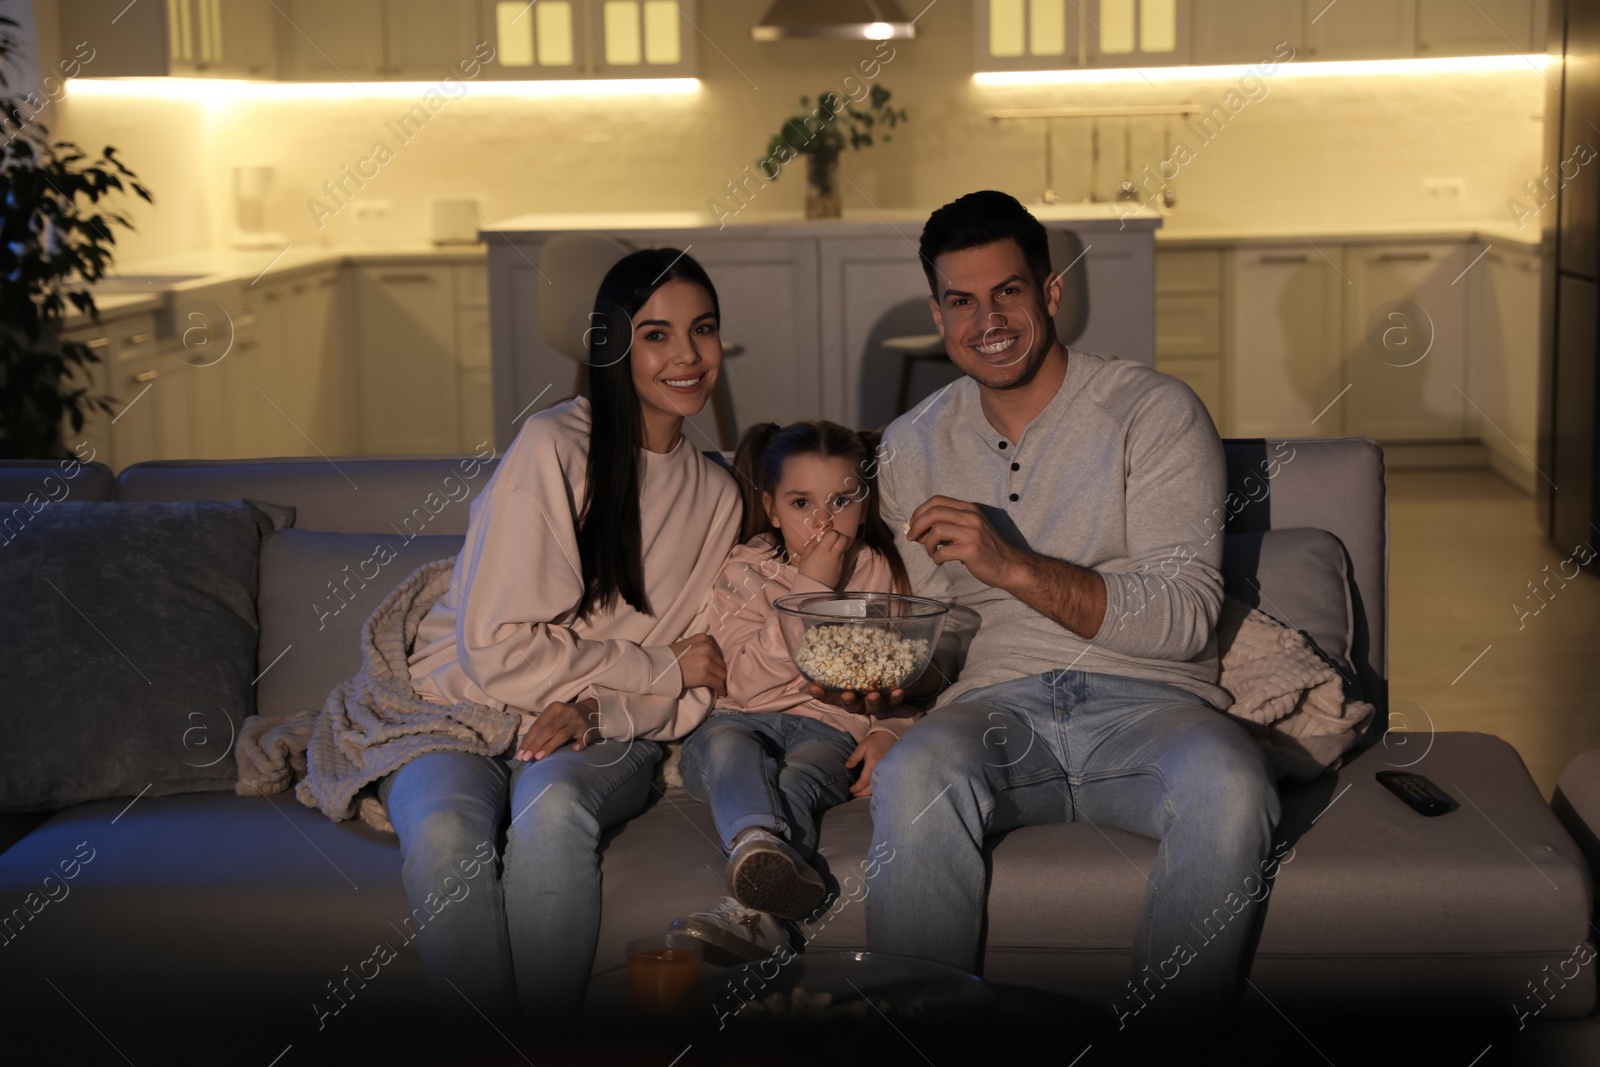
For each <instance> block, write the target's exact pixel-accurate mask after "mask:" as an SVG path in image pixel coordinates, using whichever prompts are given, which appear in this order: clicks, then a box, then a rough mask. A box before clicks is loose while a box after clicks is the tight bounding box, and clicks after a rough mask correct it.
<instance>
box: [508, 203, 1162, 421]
mask: <svg viewBox="0 0 1600 1067" xmlns="http://www.w3.org/2000/svg"><path fill="white" fill-rule="evenodd" d="M1029 210H1030V211H1033V212H1034V214H1035V215H1036V216H1038V218H1039V220H1040V221H1041V222H1043V223H1044V224H1045V225H1046V226H1048V227H1052V228H1054V227H1061V228H1064V229H1070V230H1073V231H1074V232H1076V233H1077V234H1078V235H1079V236H1080V237H1081V238H1082V240H1083V242H1084V244H1085V246H1087V249H1086V252H1085V254H1084V256H1083V263H1082V264H1080V266H1079V269H1082V268H1083V267H1086V268H1087V269H1088V272H1089V322H1088V326H1087V328H1086V329H1085V331H1084V334H1083V336H1082V337H1080V338H1079V339H1078V340H1077V341H1076V342H1075V346H1076V347H1078V348H1082V349H1086V350H1089V351H1095V352H1104V353H1107V354H1113V355H1116V356H1119V357H1121V358H1123V359H1132V360H1137V361H1139V362H1141V363H1145V364H1147V365H1151V366H1153V365H1154V364H1155V231H1156V229H1157V228H1158V227H1159V226H1160V225H1161V217H1160V216H1159V215H1156V214H1154V213H1152V212H1147V211H1141V212H1130V211H1129V205H1113V204H1061V205H1055V206H1050V207H1044V206H1036V205H1029ZM1124 216H1125V217H1124ZM926 219H927V212H924V211H915V212H911V211H888V212H870V213H863V214H859V215H851V214H847V215H846V216H845V217H844V218H842V219H826V220H805V219H801V218H798V217H793V218H791V217H785V216H764V217H760V218H754V219H751V220H750V221H734V222H730V223H728V224H726V225H724V226H721V227H719V226H718V225H717V224H716V221H715V220H713V219H712V218H711V216H710V215H709V214H703V213H698V212H651V213H643V212H641V213H615V214H542V215H522V216H519V217H517V218H513V219H508V220H506V221H504V222H501V223H499V224H497V225H495V226H493V227H490V228H487V229H484V230H483V231H481V232H480V234H479V236H480V237H481V238H482V240H483V241H484V243H485V244H486V245H487V246H488V258H489V317H490V346H491V360H492V368H493V377H494V426H495V442H496V444H497V445H498V446H499V447H502V448H503V447H505V446H506V445H508V444H509V443H510V442H511V439H512V438H513V437H514V436H515V435H516V431H517V428H518V426H519V424H520V420H521V419H522V418H523V417H525V416H526V415H527V414H528V413H529V412H531V411H535V410H538V409H540V408H543V407H547V406H549V405H550V404H551V403H552V402H553V401H555V400H558V399H561V398H564V397H566V396H570V395H571V394H572V391H573V386H574V381H575V376H576V370H577V367H576V365H575V364H574V363H573V362H572V361H571V360H569V359H567V358H566V357H564V356H562V355H561V354H560V353H558V352H556V351H555V350H554V349H552V348H551V347H550V346H549V345H547V344H546V343H545V341H544V338H543V336H542V335H541V333H540V330H539V306H540V301H541V300H542V299H544V295H545V293H546V292H547V291H548V290H549V288H550V285H551V282H550V281H549V279H547V278H546V277H544V276H542V275H541V273H540V270H539V257H540V254H541V252H542V251H543V248H544V243H545V242H546V241H547V240H549V239H550V238H551V237H553V236H555V235H557V234H561V233H581V232H587V233H595V234H599V235H601V236H605V237H610V238H613V239H615V240H618V241H621V242H623V243H625V244H627V245H629V246H631V247H635V248H647V247H672V248H680V249H684V250H686V251H688V252H689V253H690V254H691V255H692V256H693V257H694V258H695V259H697V260H698V261H699V262H700V264H701V265H702V266H703V267H705V269H706V272H707V273H708V274H710V276H711V280H712V281H713V283H715V285H716V287H717V294H718V297H719V299H720V301H721V304H722V315H723V321H722V337H723V342H724V343H725V344H727V345H734V344H737V345H740V346H742V347H743V352H742V353H740V354H739V355H737V356H734V357H732V358H730V359H729V360H728V363H727V368H726V371H727V375H728V382H729V386H730V389H731V393H732V397H733V412H734V418H735V421H736V422H737V423H738V424H739V426H741V427H743V426H748V425H750V424H751V423H753V422H761V421H769V420H770V421H773V422H779V423H784V422H792V421H794V420H797V419H808V418H818V417H821V418H828V419H833V420H835V421H838V422H842V423H845V424H847V425H851V426H858V427H873V426H883V425H886V424H887V423H888V422H890V421H891V420H892V419H893V418H894V416H895V414H896V412H895V410H894V408H895V394H896V391H897V385H898V382H899V377H900V371H901V358H902V357H901V355H900V354H899V353H897V352H895V351H893V350H892V349H889V348H886V347H884V344H883V342H884V341H885V340H887V339H888V338H891V337H896V336H905V335H914V334H927V333H931V332H933V320H932V317H931V315H930V313H929V310H928V284H927V281H926V279H925V278H924V276H923V272H922V265H921V263H920V261H919V260H918V258H917V239H918V237H919V236H920V234H921V232H922V225H923V223H924V222H925V221H926ZM1056 266H1057V267H1058V268H1062V267H1066V266H1068V264H1064V263H1063V264H1056ZM917 370H918V371H919V373H920V372H923V371H925V372H926V373H925V376H923V377H914V379H913V381H914V386H913V390H912V400H913V402H915V401H916V400H918V399H920V398H922V397H924V396H926V395H927V394H929V393H931V392H933V391H934V390H935V389H938V388H940V387H942V385H943V384H944V383H945V382H947V381H949V380H951V379H952V378H953V377H954V376H955V373H956V372H954V370H953V368H949V367H946V368H942V370H943V373H942V374H941V373H940V371H941V368H939V367H937V366H931V365H919V366H918V367H917ZM708 408H709V405H708ZM692 424H693V427H694V428H693V429H692V430H690V431H688V432H689V433H690V435H691V437H693V438H695V441H696V443H697V444H698V445H700V447H702V448H712V447H715V443H716V441H717V434H716V429H715V423H714V420H713V419H712V416H711V412H710V411H709V410H707V411H704V412H702V413H701V414H700V415H699V416H697V417H696V418H695V419H694V420H692Z"/></svg>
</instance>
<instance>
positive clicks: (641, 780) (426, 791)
mask: <svg viewBox="0 0 1600 1067" xmlns="http://www.w3.org/2000/svg"><path fill="white" fill-rule="evenodd" d="M511 751H514V750H511ZM660 759H661V746H659V745H657V744H656V743H655V742H653V741H641V740H634V741H632V742H631V743H630V742H625V741H603V742H601V743H598V744H593V745H590V746H589V747H588V748H585V749H583V750H582V751H575V750H574V749H573V748H572V747H571V746H570V745H568V746H567V747H565V748H560V749H557V750H556V751H555V752H553V753H551V754H550V755H548V756H546V757H545V758H544V759H542V760H537V761H534V760H529V761H527V762H523V761H522V760H518V759H513V758H512V757H511V755H510V752H509V751H508V752H507V754H506V755H502V756H494V757H490V756H475V755H469V754H465V753H459V752H430V753H427V754H425V755H421V756H418V757H417V758H416V759H414V760H412V761H411V762H409V763H407V764H406V765H405V766H403V767H401V768H400V769H399V770H398V771H395V772H394V773H393V774H391V775H389V776H388V777H386V778H385V779H383V781H382V783H381V784H380V785H379V789H378V798H379V799H380V800H381V801H382V802H383V804H384V806H385V807H386V808H387V809H388V812H389V821H390V822H392V823H393V824H394V828H395V830H396V832H397V833H398V834H399V836H400V851H401V854H402V855H403V856H404V858H405V862H404V867H403V870H402V877H403V879H404V881H405V887H406V899H407V901H409V903H410V904H411V906H412V909H413V911H412V914H413V916H415V917H416V919H417V920H420V921H419V922H417V923H416V924H415V925H416V926H417V927H418V929H417V930H416V937H417V946H418V949H419V950H420V952H421V954H422V966H423V970H424V972H425V973H426V975H427V979H428V983H429V985H430V986H431V987H432V989H433V992H434V994H435V996H436V998H437V999H438V1002H439V1004H440V1005H441V1006H442V1007H444V1008H447V1009H458V1010H462V1011H464V1012H465V1013H466V1014H467V1015H474V1013H473V1012H472V1011H471V1008H469V1007H468V1004H470V1005H471V1007H475V1008H477V1009H478V1010H479V1011H482V1012H483V1013H484V1014H486V1015H488V1016H489V1017H490V1018H493V1019H502V1020H510V1019H513V1018H515V1016H516V1012H517V1010H518V1009H519V1008H520V1010H521V1013H522V1015H523V1017H525V1018H531V1017H538V1016H552V1015H554V1016H561V1015H563V1014H568V1015H570V1013H571V1012H573V1011H575V1010H576V1009H577V1008H578V1007H579V1006H580V1005H581V1004H582V1002H583V994H584V991H585V989H586V988H587V986H588V982H589V972H590V970H591V969H592V967H593V964H594V949H595V941H596V939H597V937H598V936H599V932H600V857H599V844H600V835H601V834H602V833H603V832H604V831H605V830H606V828H607V827H610V826H613V825H615V824H616V823H618V822H621V821H622V820H623V819H626V818H629V817H630V816H632V815H634V814H636V813H637V812H638V811H639V810H640V808H642V807H643V806H644V802H645V800H646V799H647V798H648V796H649V792H650V781H651V772H652V770H653V769H654V767H655V765H656V763H657V762H658V761H659V760H660ZM502 832H503V833H504V840H505V849H504V854H503V855H502V856H501V857H500V863H499V865H498V870H497V869H496V863H495V855H496V853H498V852H499V849H498V842H499V840H500V838H501V834H502ZM485 856H487V857H488V860H487V863H484V862H483V860H484V858H485ZM462 885H464V886H465V887H466V889H465V891H464V892H463V891H462V890H461V889H460V888H459V887H460V886H462ZM430 897H431V898H432V899H431V900H430V899H429V898H430ZM441 901H443V903H441ZM410 929H411V927H410V926H408V927H407V931H408V935H409V931H410ZM452 984H453V985H454V986H455V988H454V989H452V988H451V985H452ZM463 1001H465V1002H466V1003H463Z"/></svg>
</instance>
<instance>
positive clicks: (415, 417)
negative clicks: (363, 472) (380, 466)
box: [354, 264, 461, 454]
mask: <svg viewBox="0 0 1600 1067" xmlns="http://www.w3.org/2000/svg"><path fill="white" fill-rule="evenodd" d="M354 274H355V305H356V333H357V337H358V341H357V344H356V363H357V368H358V374H359V380H360V383H361V388H360V393H359V395H358V397H357V405H356V407H357V411H358V413H359V419H360V425H361V449H360V450H361V452H363V453H366V454H392V453H412V454H415V453H435V452H442V453H453V452H456V451H458V450H459V449H460V447H461V440H460V432H459V427H460V407H459V397H458V390H459V388H460V382H459V373H458V364H457V358H456V336H455V276H454V274H453V273H452V270H451V268H450V267H447V266H418V265H412V264H404V265H400V264H396V265H392V266H391V265H371V266H361V267H357V268H355V271H354Z"/></svg>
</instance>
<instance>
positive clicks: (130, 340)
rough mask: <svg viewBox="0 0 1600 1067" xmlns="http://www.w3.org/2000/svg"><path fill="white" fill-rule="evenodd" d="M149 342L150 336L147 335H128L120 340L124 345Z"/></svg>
mask: <svg viewBox="0 0 1600 1067" xmlns="http://www.w3.org/2000/svg"><path fill="white" fill-rule="evenodd" d="M149 340H150V335H149V334H147V333H130V334H129V335H128V336H126V337H124V338H123V339H122V343H123V344H125V345H142V344H146V343H148V342H149Z"/></svg>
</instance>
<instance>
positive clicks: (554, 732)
mask: <svg viewBox="0 0 1600 1067" xmlns="http://www.w3.org/2000/svg"><path fill="white" fill-rule="evenodd" d="M591 730H592V731H594V735H595V736H598V735H599V732H600V702H599V701H597V700H595V699H594V697H590V698H589V699H588V700H580V701H578V702H577V703H576V704H566V703H563V702H561V701H557V702H556V703H554V704H551V705H550V706H549V707H547V708H545V709H544V713H543V714H542V715H540V716H539V717H538V718H537V719H535V720H534V722H533V728H532V729H530V730H529V731H528V736H527V737H525V738H523V741H522V744H520V745H518V746H517V756H516V758H517V759H520V760H527V759H536V760H540V759H544V758H545V757H546V756H548V755H549V754H550V753H552V752H554V751H555V750H556V749H558V748H560V747H561V746H562V745H565V744H566V743H567V742H568V741H571V742H572V750H573V751H574V752H581V751H583V749H584V748H586V747H588V744H589V740H590V731H591Z"/></svg>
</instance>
